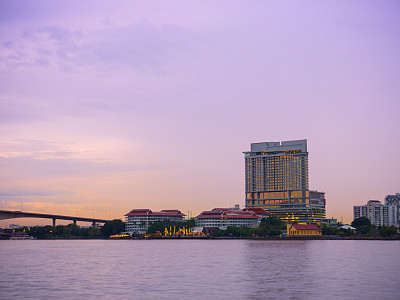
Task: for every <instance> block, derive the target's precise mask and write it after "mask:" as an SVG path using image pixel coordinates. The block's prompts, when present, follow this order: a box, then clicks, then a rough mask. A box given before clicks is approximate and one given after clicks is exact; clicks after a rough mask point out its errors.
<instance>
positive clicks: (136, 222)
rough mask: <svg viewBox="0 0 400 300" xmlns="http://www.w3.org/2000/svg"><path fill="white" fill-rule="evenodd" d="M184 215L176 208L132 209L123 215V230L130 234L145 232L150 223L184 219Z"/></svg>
mask: <svg viewBox="0 0 400 300" xmlns="http://www.w3.org/2000/svg"><path fill="white" fill-rule="evenodd" d="M185 216H186V215H185V214H183V213H181V212H180V211H179V210H177V209H169V210H161V211H154V212H153V211H151V210H150V209H148V208H146V209H132V210H131V211H130V212H129V213H127V214H126V215H125V218H126V223H125V231H126V232H128V233H130V234H145V233H146V232H147V229H148V228H149V227H150V225H151V224H153V223H155V222H159V221H166V220H169V221H174V222H181V221H184V217H185Z"/></svg>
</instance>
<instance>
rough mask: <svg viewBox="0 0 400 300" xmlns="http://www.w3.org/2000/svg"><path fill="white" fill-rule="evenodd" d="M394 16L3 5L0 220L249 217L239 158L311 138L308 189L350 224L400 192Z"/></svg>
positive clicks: (302, 8)
mask: <svg viewBox="0 0 400 300" xmlns="http://www.w3.org/2000/svg"><path fill="white" fill-rule="evenodd" d="M399 15H400V3H399V2H398V1H385V2H377V1H350V2H349V1H330V2H328V1H325V2H317V1H292V2H278V1H251V2H248V1H234V2H232V1H218V2H215V1H201V2H197V1H185V2H178V1H152V2H143V1H130V2H118V4H116V3H115V2H111V1H96V2H92V1H27V2H23V3H22V2H16V1H7V0H5V1H1V2H0V22H1V26H0V33H1V34H0V47H1V50H0V82H1V84H0V202H1V204H2V207H3V208H6V209H12V210H24V211H32V212H41V211H43V212H47V213H59V212H61V213H62V214H64V215H76V214H78V215H80V216H88V217H93V215H94V216H95V217H98V218H123V215H124V214H125V213H127V212H129V211H130V210H131V209H133V208H150V209H152V210H160V209H175V208H176V209H179V210H181V211H182V212H183V213H187V211H188V210H190V211H191V212H192V214H193V216H195V215H197V214H198V213H200V212H201V211H203V210H207V209H211V208H213V207H226V206H233V205H235V204H240V205H241V207H243V206H244V203H245V200H244V157H243V153H242V152H243V151H248V150H249V149H250V144H251V143H254V142H265V141H285V140H298V139H307V141H308V152H309V175H310V189H313V190H319V191H324V192H325V193H326V200H327V206H326V211H327V217H335V218H337V219H338V220H340V219H341V217H343V220H344V221H345V222H351V220H352V207H353V205H362V204H365V203H366V202H367V201H368V200H371V199H374V200H380V201H383V199H384V197H385V196H386V195H388V194H395V193H398V192H400V184H399V170H400V159H399V154H398V152H399V149H400V138H399V137H400V134H399V124H400V121H399V112H400V100H399V99H400V88H399V87H400V59H399V53H400V19H399V17H398V16H399ZM3 201H4V203H3ZM40 222H42V221H40V220H38V221H36V220H33V221H32V220H23V219H10V220H3V221H0V226H4V225H5V224H10V223H16V224H27V223H29V224H40Z"/></svg>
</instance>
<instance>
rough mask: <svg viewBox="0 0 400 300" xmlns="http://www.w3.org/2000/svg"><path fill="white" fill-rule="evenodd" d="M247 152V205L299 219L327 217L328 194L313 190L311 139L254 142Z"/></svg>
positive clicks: (307, 219) (283, 218) (291, 218)
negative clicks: (310, 170) (308, 147)
mask: <svg viewBox="0 0 400 300" xmlns="http://www.w3.org/2000/svg"><path fill="white" fill-rule="evenodd" d="M244 155H245V189H246V195H245V198H246V200H245V201H246V207H262V208H264V209H266V210H267V211H269V212H270V213H271V214H272V215H275V216H276V217H278V218H280V219H282V220H291V221H298V222H320V221H321V220H322V219H323V218H325V196H324V193H320V192H314V191H312V192H311V191H310V190H309V186H308V182H309V180H308V152H307V140H299V141H286V142H265V143H255V144H251V151H250V152H244Z"/></svg>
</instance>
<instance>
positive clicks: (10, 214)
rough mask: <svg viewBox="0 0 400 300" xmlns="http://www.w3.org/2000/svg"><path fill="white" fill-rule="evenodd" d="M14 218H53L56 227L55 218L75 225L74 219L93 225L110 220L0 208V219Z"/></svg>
mask: <svg viewBox="0 0 400 300" xmlns="http://www.w3.org/2000/svg"><path fill="white" fill-rule="evenodd" d="M14 218H42V219H53V227H56V220H69V221H73V222H74V224H75V225H76V221H80V222H90V223H92V224H93V226H95V225H96V223H105V222H108V221H110V220H104V219H96V218H83V217H72V216H62V215H53V214H43V213H31V212H24V211H20V210H0V220H5V219H14Z"/></svg>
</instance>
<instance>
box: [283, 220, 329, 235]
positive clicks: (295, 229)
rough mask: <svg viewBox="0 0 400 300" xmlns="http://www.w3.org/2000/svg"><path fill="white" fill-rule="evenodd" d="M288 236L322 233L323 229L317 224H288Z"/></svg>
mask: <svg viewBox="0 0 400 300" xmlns="http://www.w3.org/2000/svg"><path fill="white" fill-rule="evenodd" d="M286 229H287V236H316V235H322V230H321V229H319V227H318V226H317V225H315V224H291V223H288V224H286Z"/></svg>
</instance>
